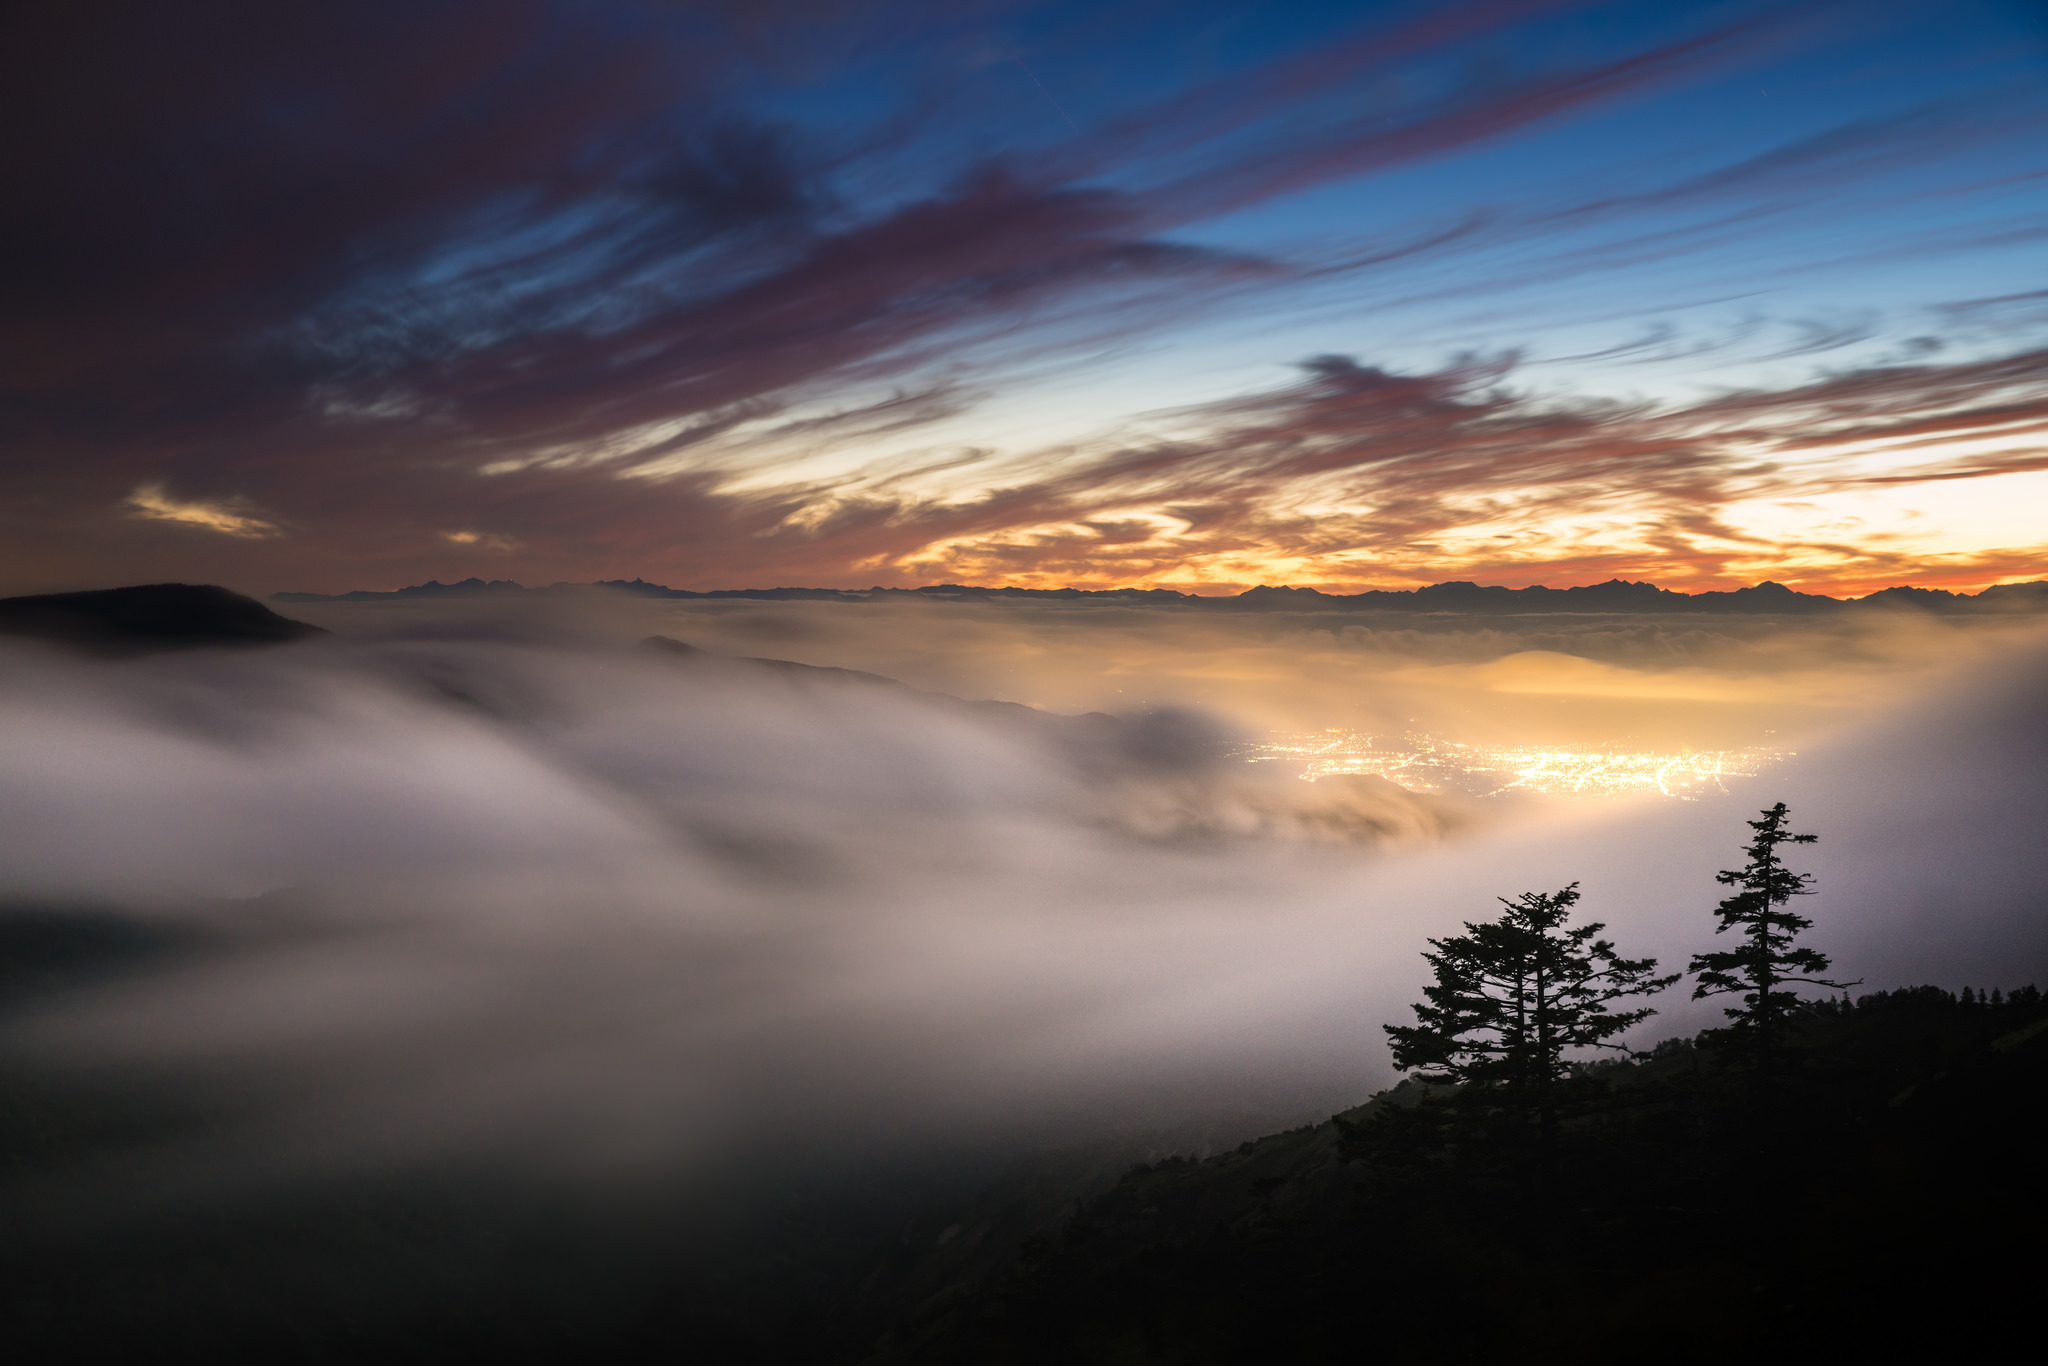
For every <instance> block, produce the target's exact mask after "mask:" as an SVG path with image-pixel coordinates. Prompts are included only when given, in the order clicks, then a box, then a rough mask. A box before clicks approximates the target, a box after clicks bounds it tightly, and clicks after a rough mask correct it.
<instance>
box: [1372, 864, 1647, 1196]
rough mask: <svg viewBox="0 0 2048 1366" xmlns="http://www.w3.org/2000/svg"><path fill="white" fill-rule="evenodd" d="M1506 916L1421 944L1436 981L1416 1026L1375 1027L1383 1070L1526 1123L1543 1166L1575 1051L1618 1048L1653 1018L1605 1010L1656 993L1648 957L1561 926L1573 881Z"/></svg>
mask: <svg viewBox="0 0 2048 1366" xmlns="http://www.w3.org/2000/svg"><path fill="white" fill-rule="evenodd" d="M1500 900H1501V905H1502V906H1504V907H1506V908H1507V910H1506V913H1505V914H1504V915H1502V916H1501V917H1500V918H1499V919H1498V920H1493V921H1489V922H1487V923H1486V924H1483V925H1475V924H1472V923H1470V922H1467V923H1466V925H1465V929H1466V931H1467V933H1465V934H1461V935H1454V936H1451V937H1450V938H1446V939H1432V940H1430V941H1429V943H1430V947H1431V948H1432V949H1433V950H1434V951H1433V952H1430V953H1425V954H1424V955H1423V959H1424V961H1426V962H1427V963H1428V964H1429V965H1430V967H1431V968H1432V969H1433V970H1434V972H1435V976H1436V981H1435V982H1434V983H1433V984H1432V985H1430V986H1426V987H1424V988H1423V991H1422V994H1423V996H1424V998H1425V999H1424V1001H1423V1002H1422V1003H1420V1004H1418V1005H1417V1006H1416V1007H1415V1017H1416V1020H1417V1021H1418V1023H1416V1024H1414V1025H1386V1026H1384V1028H1385V1029H1386V1031H1387V1035H1388V1037H1389V1039H1390V1040H1391V1041H1392V1043H1393V1053H1394V1066H1395V1067H1396V1068H1397V1069H1398V1070H1400V1071H1403V1072H1407V1071H1413V1072H1414V1073H1415V1074H1416V1077H1417V1079H1418V1080H1421V1081H1426V1082H1433V1083H1449V1084H1454V1085H1456V1086H1458V1087H1459V1088H1460V1090H1459V1093H1458V1095H1459V1097H1460V1099H1461V1100H1462V1102H1463V1104H1464V1106H1465V1107H1466V1108H1468V1109H1469V1108H1474V1107H1478V1106H1497V1107H1499V1108H1501V1109H1504V1110H1506V1111H1507V1112H1508V1113H1509V1114H1511V1115H1512V1116H1515V1117H1516V1118H1517V1119H1518V1120H1519V1121H1520V1127H1522V1128H1523V1129H1524V1130H1526V1129H1528V1128H1529V1127H1530V1126H1531V1125H1533V1127H1534V1130H1535V1134H1536V1138H1537V1142H1538V1146H1539V1148H1540V1151H1541V1153H1542V1156H1543V1165H1544V1167H1545V1168H1546V1169H1547V1167H1548V1165H1549V1160H1550V1152H1551V1149H1552V1147H1553V1145H1554V1142H1555V1135H1556V1129H1557V1115H1558V1108H1559V1104H1560V1101H1561V1099H1562V1094H1563V1090H1564V1087H1565V1085H1566V1083H1567V1082H1568V1080H1569V1079H1570V1078H1571V1076H1572V1073H1573V1070H1574V1067H1575V1064H1576V1062H1577V1059H1576V1058H1575V1056H1574V1055H1575V1054H1578V1053H1580V1052H1581V1051H1582V1050H1587V1049H1594V1050H1599V1049H1608V1050H1614V1051H1620V1052H1626V1051H1627V1050H1626V1049H1625V1048H1624V1047H1623V1046H1622V1045H1621V1044H1619V1043H1617V1042H1615V1039H1616V1036H1618V1035H1620V1034H1621V1033H1623V1032H1624V1031H1625V1030H1627V1029H1628V1028H1630V1027H1631V1026H1632V1025H1635V1024H1636V1023H1638V1022H1639V1021H1641V1020H1643V1019H1646V1018H1648V1017H1649V1016H1651V1015H1654V1014H1656V1011H1654V1010H1652V1009H1649V1008H1648V1007H1638V1008H1636V1009H1632V1010H1616V1009H1613V1008H1612V1007H1613V1006H1614V1005H1615V1003H1617V1002H1620V1001H1624V1000H1628V999H1630V998H1634V997H1640V996H1648V995H1650V994H1652V993H1654V992H1658V991H1662V990H1663V989H1664V988H1665V987H1667V986H1669V985H1671V983H1673V982H1675V981H1677V980H1678V977H1679V974H1677V973H1672V974H1671V975H1670V976H1668V977H1656V976H1653V975H1652V974H1653V973H1654V972H1655V971H1656V968H1657V960H1656V959H1654V958H1623V957H1621V956H1619V955H1618V954H1617V953H1616V952H1615V948H1614V945H1613V944H1612V943H1610V942H1609V941H1607V940H1605V939H1601V938H1598V935H1599V934H1600V932H1601V931H1602V930H1604V929H1605V928H1606V926H1605V925H1603V924H1600V923H1599V922H1597V921H1596V922H1593V923H1591V924H1586V925H1579V926H1576V927H1572V928H1566V924H1565V922H1566V921H1567V920H1569V919H1570V917H1571V908H1572V907H1573V906H1574V905H1576V904H1577V902H1578V900H1579V886H1578V884H1577V883H1576V882H1575V883H1573V884H1572V885H1571V886H1569V887H1566V888H1565V889H1563V890H1562V891H1559V892H1553V893H1550V894H1548V895H1544V894H1542V893H1537V892H1525V893H1523V894H1522V895H1521V896H1520V897H1518V898H1516V899H1515V900H1513V901H1509V900H1507V899H1506V898H1504V897H1503V898H1501V899H1500Z"/></svg>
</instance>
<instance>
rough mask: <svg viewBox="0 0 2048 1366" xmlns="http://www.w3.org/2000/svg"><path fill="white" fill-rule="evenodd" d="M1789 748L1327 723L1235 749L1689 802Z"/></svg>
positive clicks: (1439, 788) (1304, 760) (1343, 766)
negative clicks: (1462, 734) (1579, 743)
mask: <svg viewBox="0 0 2048 1366" xmlns="http://www.w3.org/2000/svg"><path fill="white" fill-rule="evenodd" d="M1792 754H1793V751H1790V750H1780V749H1770V748H1763V747H1754V748H1748V749H1705V750H1679V751H1660V750H1636V749H1627V748H1623V747H1621V746H1618V745H1601V746H1588V747H1579V748H1574V747H1570V746H1555V745H1552V746H1543V745H1468V744H1459V743H1457V742H1456V741H1451V740H1444V739H1440V738H1438V737H1436V736H1433V735H1430V734H1427V733H1426V732H1420V731H1407V732H1404V733H1403V734H1401V735H1399V736H1389V735H1373V734H1368V733H1366V732H1363V731H1352V730H1327V731H1313V732H1307V733H1288V732H1275V733H1274V734H1272V735H1271V736H1269V737H1268V738H1267V739H1266V740H1265V741H1263V742H1259V743H1255V744H1251V745H1247V746H1246V747H1245V748H1244V749H1243V750H1242V751H1241V752H1240V757H1242V758H1243V759H1245V760H1246V761H1247V762H1250V763H1258V764H1263V763H1283V764H1294V765H1298V766H1299V767H1300V770H1301V771H1300V773H1299V775H1298V776H1300V777H1301V778H1303V779H1305V780H1307V781H1309V782H1314V781H1315V780H1317V779H1318V778H1331V777H1341V776H1347V775H1370V776H1373V777H1379V778H1385V779H1388V780H1389V781H1391V782H1396V783H1399V784H1400V785H1401V786H1403V787H1406V788H1409V789H1412V790H1414V791H1418V792H1449V793H1455V794H1458V795H1460V796H1467V797H1498V796H1504V795H1508V794H1511V793H1516V792H1526V793H1533V794H1536V795H1540V796H1546V797H1631V796H1644V795H1649V796H1660V797H1671V798H1676V799H1678V800H1680V801H1694V800H1697V799H1698V798H1700V797H1702V796H1706V795H1709V794H1712V793H1720V792H1726V791H1727V790H1728V787H1727V781H1728V780H1729V779H1731V778H1750V777H1755V776H1756V775H1758V774H1760V773H1763V772H1764V771H1765V770H1767V769H1769V768H1771V767H1773V766H1775V765H1777V764H1779V763H1782V762H1784V761H1785V760H1786V759H1789V758H1791V757H1792Z"/></svg>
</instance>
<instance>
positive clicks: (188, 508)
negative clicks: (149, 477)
mask: <svg viewBox="0 0 2048 1366" xmlns="http://www.w3.org/2000/svg"><path fill="white" fill-rule="evenodd" d="M127 506H128V508H129V510H130V512H131V514H132V515H133V516H136V517H143V518H147V519H149V520H151V521H157V522H183V523H184V524H185V525H187V526H196V527H204V528H206V530H208V531H217V532H219V533H220V534H221V535H223V536H238V537H245V538H248V539H252V540H261V539H264V538H267V537H271V536H281V535H283V534H284V533H283V531H281V530H280V529H279V528H278V526H277V525H276V524H275V523H273V522H266V521H264V520H263V519H262V518H261V517H257V516H254V515H252V514H251V513H249V512H248V511H246V510H245V509H243V508H242V507H241V505H240V504H239V503H238V502H236V501H232V500H231V501H228V502H216V503H207V502H201V501H199V500H196V499H185V498H174V497H172V496H171V495H170V494H168V493H166V492H165V491H164V486H163V485H162V484H137V485H136V486H135V491H134V492H133V493H130V494H129V495H128V500H127Z"/></svg>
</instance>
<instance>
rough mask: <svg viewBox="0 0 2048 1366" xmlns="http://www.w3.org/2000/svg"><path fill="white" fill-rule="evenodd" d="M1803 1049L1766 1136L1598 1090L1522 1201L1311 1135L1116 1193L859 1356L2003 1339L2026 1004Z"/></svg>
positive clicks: (1870, 1001) (1368, 1109)
mask: <svg viewBox="0 0 2048 1366" xmlns="http://www.w3.org/2000/svg"><path fill="white" fill-rule="evenodd" d="M1802 1043H1803V1045H1804V1049H1805V1053H1804V1062H1803V1067H1802V1071H1801V1074H1800V1076H1799V1078H1798V1084H1797V1087H1796V1091H1795V1094H1793V1095H1792V1096H1791V1097H1790V1098H1789V1099H1788V1100H1787V1101H1786V1102H1785V1103H1784V1104H1783V1105H1782V1106H1780V1107H1779V1110H1778V1113H1777V1114H1775V1115H1773V1116H1769V1117H1760V1116H1759V1115H1758V1114H1757V1113H1756V1112H1755V1110H1754V1108H1753V1106H1752V1104H1751V1102H1750V1099H1749V1092H1748V1090H1747V1088H1746V1087H1745V1086H1744V1085H1742V1084H1741V1083H1740V1082H1739V1081H1738V1080H1737V1079H1736V1078H1734V1077H1732V1076H1730V1075H1728V1074H1727V1073H1725V1072H1723V1071H1721V1070H1720V1069H1719V1068H1718V1067H1717V1066H1716V1063H1715V1060H1714V1058H1713V1057H1712V1056H1711V1055H1710V1054H1708V1053H1706V1052H1705V1051H1704V1050H1700V1049H1696V1048H1695V1047H1694V1046H1693V1045H1692V1044H1691V1043H1690V1042H1689V1041H1683V1040H1674V1041H1671V1042H1669V1043H1667V1044H1665V1045H1664V1046H1662V1047H1661V1048H1659V1049H1658V1050H1657V1051H1656V1054H1655V1055H1654V1056H1653V1057H1651V1058H1650V1059H1648V1060H1646V1061H1644V1062H1642V1063H1639V1064H1624V1065H1621V1066H1617V1067H1613V1068H1608V1069H1602V1070H1601V1071H1600V1072H1599V1073H1598V1074H1596V1076H1595V1078H1594V1080H1597V1082H1598V1083H1600V1084H1601V1089H1602V1091H1603V1092H1604V1094H1601V1095H1598V1096H1595V1097H1591V1098H1589V1099H1587V1100H1586V1101H1585V1102H1583V1103H1582V1105H1581V1106H1580V1107H1579V1114H1578V1116H1577V1118H1575V1119H1574V1120H1573V1121H1571V1123H1570V1124H1569V1126H1568V1131H1567V1134H1566V1141H1565V1143H1564V1145H1563V1152H1562V1154H1561V1156H1562V1171H1561V1180H1560V1181H1559V1183H1558V1191H1559V1193H1558V1195H1557V1196H1556V1197H1555V1199H1554V1200H1553V1201H1552V1202H1550V1203H1549V1204H1547V1205H1540V1204H1538V1203H1536V1202H1534V1201H1532V1200H1530V1199H1529V1198H1527V1196H1526V1193H1525V1192H1524V1190H1523V1189H1522V1188H1521V1186H1520V1185H1519V1183H1518V1182H1517V1181H1516V1180H1515V1178H1514V1175H1513V1172H1512V1169H1511V1164H1504V1163H1502V1162H1499V1161H1494V1160H1489V1159H1488V1157H1487V1156H1486V1155H1485V1154H1484V1153H1475V1152H1471V1151H1465V1152H1457V1151H1453V1152H1437V1153H1433V1154H1426V1155H1417V1156H1416V1157H1415V1159H1414V1160H1413V1161H1412V1162H1409V1163H1401V1162H1392V1161H1382V1162H1379V1163H1375V1162H1372V1161H1355V1162H1346V1161H1344V1160H1342V1159H1341V1158H1340V1155H1339V1153H1340V1140H1341V1135H1340V1131H1339V1130H1340V1126H1339V1123H1338V1122H1337V1121H1333V1122H1331V1123H1328V1124H1324V1125H1320V1126H1317V1127H1315V1128H1311V1129H1303V1130H1298V1131H1296V1132H1293V1133H1287V1134H1279V1135H1275V1136H1273V1137H1270V1138H1266V1139H1262V1140H1259V1141H1258V1142H1255V1143H1247V1144H1245V1145H1243V1146H1242V1147H1240V1148H1239V1149H1237V1150H1236V1151H1235V1152H1232V1153H1228V1154H1225V1155H1223V1156H1221V1157H1216V1158H1212V1159H1210V1160H1208V1161H1206V1162H1192V1161H1185V1160H1169V1161H1167V1162H1162V1163H1159V1164H1156V1165H1154V1166H1150V1167H1139V1168H1135V1169H1133V1170H1132V1171H1131V1172H1130V1173H1129V1174H1128V1175H1126V1176H1125V1177H1124V1178H1123V1180H1122V1181H1121V1182H1119V1183H1118V1185H1117V1186H1116V1187H1115V1188H1114V1189H1112V1190H1110V1191H1109V1192H1108V1193H1106V1194H1104V1195H1102V1196H1100V1197H1098V1198H1096V1199H1094V1200H1091V1201H1089V1202H1087V1203H1086V1204H1085V1205H1083V1207H1082V1208H1081V1209H1080V1211H1079V1212H1078V1213H1077V1214H1076V1215H1075V1217H1074V1218H1073V1219H1072V1220H1071V1221H1070V1222H1069V1223H1068V1224H1067V1226H1066V1228H1065V1229H1064V1231H1063V1232H1062V1233H1061V1235H1060V1236H1059V1237H1058V1239H1057V1240H1056V1241H1038V1242H1033V1243H1029V1244H1027V1245H1026V1246H1025V1247H1024V1248H1023V1249H1022V1255H1021V1257H1020V1261H1019V1265H1018V1267H1017V1269H1016V1270H1015V1271H1014V1272H1012V1273H1010V1274H1009V1275H1007V1276H1004V1277H1001V1278H997V1279H994V1280H991V1281H988V1282H985V1283H983V1284H980V1285H976V1286H972V1287H960V1288H956V1289H955V1290H954V1291H952V1292H951V1293H949V1294H945V1295H940V1296H936V1297H934V1298H932V1299H931V1300H929V1301H928V1302H927V1303H925V1304H924V1305H923V1306H921V1307H920V1309H919V1310H918V1311H917V1313H916V1314H915V1315H914V1316H913V1317H912V1318H911V1319H910V1320H909V1321H908V1322H907V1323H906V1324H905V1325H903V1326H901V1327H899V1328H898V1329H897V1330H896V1331H895V1332H894V1333H892V1334H891V1335H890V1336H889V1338H888V1339H886V1340H885V1342H884V1344H883V1345H882V1346H881V1347H880V1349H879V1350H877V1351H876V1352H875V1354H874V1355H873V1356H872V1357H871V1358H870V1360H871V1361H872V1362H874V1363H885V1362H886V1363H895V1362H917V1363H942V1362H943V1363H954V1362H959V1363H968V1362H973V1363H1001V1362H1018V1363H1022V1362H1042V1361H1063V1362H1102V1363H1110V1362H1115V1363H1155V1362H1156V1363H1190V1364H1193V1363H1235V1362H1258V1361H1287V1362H1322V1361H1329V1362H1337V1361H1346V1362H1349V1361H1356V1360H1359V1359H1361V1358H1366V1357H1370V1358H1372V1359H1375V1360H1381V1361H1417V1362H1419V1361H1432V1362H1434V1361H1475V1362H1476V1361H1491V1360H1497V1359H1500V1358H1501V1357H1502V1356H1504V1355H1512V1356H1513V1357H1514V1358H1515V1359H1518V1360H1523V1361H1556V1362H1566V1361H1573V1362H1584V1361H1617V1362H1618V1361H1645V1360H1652V1361H1719V1360H1724V1359H1726V1358H1727V1357H1728V1356H1729V1355H1730V1353H1731V1352H1737V1351H1739V1354H1740V1355H1742V1356H1744V1357H1746V1358H1749V1359H1762V1360H1771V1361H1775V1360H1789V1359H1794V1358H1796V1357H1801V1356H1809V1355H1810V1356H1824V1355H1832V1354H1834V1353H1835V1352H1838V1351H1841V1350H1844V1349H1845V1348H1850V1347H1852V1346H1857V1345H1861V1346H1863V1347H1866V1348H1875V1347H1877V1346H1880V1345H1882V1346H1885V1347H1889V1348H1892V1349H1894V1350H1896V1349H1899V1348H1903V1347H1906V1346H1907V1345H1908V1344H1919V1345H1920V1346H1922V1347H1923V1348H1924V1349H1925V1350H1927V1351H1929V1352H1930V1353H1932V1354H1933V1356H1934V1357H1935V1358H1936V1359H1950V1360H1953V1359H1956V1356H1955V1355H1954V1353H1956V1352H1957V1351H1958V1350H1959V1349H1963V1348H1964V1346H1965V1344H1968V1343H1971V1342H1976V1341H1981V1342H1983V1343H1986V1344H1989V1343H1992V1342H1995V1341H1997V1340H1999V1338H2000V1337H2001V1336H2003V1335H2005V1334H2007V1333H2011V1332H2018V1331H2022V1330H2025V1331H2027V1332H2030V1331H2031V1329H2029V1328H2027V1323H2028V1320H2029V1319H2030V1312H2029V1311H2028V1310H2027V1308H2026V1306H2028V1305H2029V1304H2030V1303H2031V1302H2032V1301H2033V1297H2034V1296H2035V1295H2036V1294H2037V1293H2038V1287H2039V1285H2040V1283H2041V1282H2040V1275H2041V1272H2042V1270H2043V1269H2044V1266H2048V1257H2044V1251H2043V1243H2044V1226H2043V1223H2042V1217H2043V1215H2044V1213H2048V1198H2044V1197H2048V1173H2044V1171H2043V1168H2042V1164H2041V1161H2040V1157H2041V1134H2042V1133H2043V1127H2042V1125H2043V1121H2044V1119H2048V1106H2044V1103H2043V1102H2044V1099H2048V1011H2044V1009H2043V1007H2042V1004H2041V1001H2040V998H2039V996H2038V995H2037V994H2035V993H2033V992H2031V991H2029V992H2023V993H2020V994H2019V995H2018V997H2017V998H2016V999H2015V1000H2013V1001H2005V1000H2003V999H2001V1000H2000V1001H1999V1002H1998V1003H1996V1004H1993V1003H1990V1002H1986V1001H1980V1000H1977V999H1974V998H1973V997H1969V996H1968V994H1966V997H1965V998H1961V999H1959V998H1958V997H1956V996H1953V995H1951V994H1949V993H1948V992H1945V991H1941V990H1939V989H1937V988H1933V987H1920V988H1914V989H1909V990H1905V991H1896V992H1889V993H1884V992H1880V993H1877V994H1875V995H1871V996H1866V997H1864V998H1863V999H1862V1000H1861V1001H1860V1002H1858V1003H1857V1004H1856V1005H1854V1006H1848V1005H1846V1004H1841V1005H1831V1006H1827V1007H1824V1008H1823V1009H1822V1010H1820V1011H1818V1012H1817V1013H1816V1014H1815V1015H1814V1016H1813V1017H1812V1018H1811V1019H1810V1020H1808V1021H1807V1022H1806V1025H1805V1027H1804V1030H1803V1039H1802ZM1416 1095H1417V1088H1416V1087H1415V1086H1414V1085H1413V1084H1412V1083H1411V1084H1407V1085H1404V1086H1403V1087H1402V1088H1399V1089H1397V1090H1396V1091H1394V1092H1389V1093H1385V1094H1384V1095H1383V1096H1381V1097H1379V1098H1377V1099H1376V1100H1375V1101H1374V1102H1373V1103H1371V1104H1369V1105H1368V1106H1365V1107H1361V1109H1360V1110H1358V1111H1353V1112H1351V1113H1350V1114H1349V1115H1347V1116H1343V1117H1340V1118H1341V1119H1343V1120H1344V1121H1347V1122H1349V1123H1352V1124H1356V1123H1358V1122H1359V1121H1361V1120H1365V1119H1367V1118H1368V1117H1369V1116H1370V1115H1371V1114H1372V1113H1373V1112H1374V1111H1375V1110H1376V1109H1378V1108H1379V1107H1383V1106H1387V1105H1390V1104H1391V1105H1400V1104H1402V1103H1404V1102H1410V1101H1413V1100H1414V1099H1415V1097H1416ZM2008 1340H2016V1339H2008ZM1740 1344H1747V1345H1740ZM1739 1345H1740V1346H1739Z"/></svg>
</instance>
